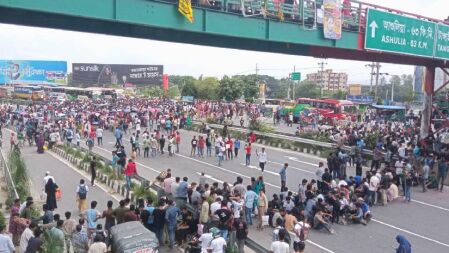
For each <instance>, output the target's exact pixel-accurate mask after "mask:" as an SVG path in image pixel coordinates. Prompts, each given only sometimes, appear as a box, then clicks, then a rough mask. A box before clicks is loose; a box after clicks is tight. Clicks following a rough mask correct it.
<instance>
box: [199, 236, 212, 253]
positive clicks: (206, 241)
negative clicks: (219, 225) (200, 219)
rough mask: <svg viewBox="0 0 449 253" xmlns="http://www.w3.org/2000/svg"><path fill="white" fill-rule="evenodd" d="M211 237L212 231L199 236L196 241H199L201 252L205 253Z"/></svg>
mask: <svg viewBox="0 0 449 253" xmlns="http://www.w3.org/2000/svg"><path fill="white" fill-rule="evenodd" d="M212 239H213V237H212V233H204V234H202V235H201V236H200V238H199V239H198V241H200V242H201V253H207V248H209V245H210V242H211V241H212Z"/></svg>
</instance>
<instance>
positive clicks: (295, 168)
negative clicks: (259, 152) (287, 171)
mask: <svg viewBox="0 0 449 253" xmlns="http://www.w3.org/2000/svg"><path fill="white" fill-rule="evenodd" d="M268 162H269V163H272V164H276V165H280V166H284V164H283V163H278V162H272V161H268ZM288 167H289V168H291V169H294V170H299V171H302V172H305V173H309V174H315V173H313V172H312V171H309V170H304V169H300V168H297V167H293V166H290V165H288Z"/></svg>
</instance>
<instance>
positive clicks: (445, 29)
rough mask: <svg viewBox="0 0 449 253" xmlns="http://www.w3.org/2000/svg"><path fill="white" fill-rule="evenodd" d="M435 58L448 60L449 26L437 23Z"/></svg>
mask: <svg viewBox="0 0 449 253" xmlns="http://www.w3.org/2000/svg"><path fill="white" fill-rule="evenodd" d="M436 37H437V38H436V39H437V41H436V45H435V58H442V59H445V60H449V26H447V25H442V24H438V32H437V36H436Z"/></svg>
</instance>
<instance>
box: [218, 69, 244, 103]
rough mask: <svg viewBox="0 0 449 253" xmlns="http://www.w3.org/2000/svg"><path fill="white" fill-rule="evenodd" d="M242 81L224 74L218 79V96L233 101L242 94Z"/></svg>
mask: <svg viewBox="0 0 449 253" xmlns="http://www.w3.org/2000/svg"><path fill="white" fill-rule="evenodd" d="M242 88H243V82H242V80H241V79H240V78H235V77H234V78H230V77H229V76H226V75H225V76H224V77H223V78H222V79H221V80H220V86H219V89H218V97H219V98H224V99H225V100H226V101H234V100H236V99H238V98H240V97H241V96H242Z"/></svg>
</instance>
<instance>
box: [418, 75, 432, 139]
mask: <svg viewBox="0 0 449 253" xmlns="http://www.w3.org/2000/svg"><path fill="white" fill-rule="evenodd" d="M424 81H425V84H424V108H423V111H422V116H421V130H420V137H421V139H423V138H426V137H427V136H429V132H430V127H431V125H430V124H431V117H432V97H433V93H434V92H433V90H434V84H435V67H434V66H426V75H425V79H424Z"/></svg>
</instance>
